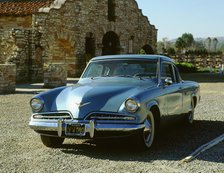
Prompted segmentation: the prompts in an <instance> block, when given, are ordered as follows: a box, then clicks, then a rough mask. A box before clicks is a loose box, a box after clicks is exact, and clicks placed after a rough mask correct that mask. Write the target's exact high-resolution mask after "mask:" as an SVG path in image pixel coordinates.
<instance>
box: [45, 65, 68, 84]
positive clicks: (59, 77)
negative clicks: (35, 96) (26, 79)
mask: <svg viewBox="0 0 224 173" xmlns="http://www.w3.org/2000/svg"><path fill="white" fill-rule="evenodd" d="M66 84H67V65H66V64H62V63H53V64H48V65H47V66H46V67H45V68H44V87H45V88H55V87H59V86H65V85H66Z"/></svg>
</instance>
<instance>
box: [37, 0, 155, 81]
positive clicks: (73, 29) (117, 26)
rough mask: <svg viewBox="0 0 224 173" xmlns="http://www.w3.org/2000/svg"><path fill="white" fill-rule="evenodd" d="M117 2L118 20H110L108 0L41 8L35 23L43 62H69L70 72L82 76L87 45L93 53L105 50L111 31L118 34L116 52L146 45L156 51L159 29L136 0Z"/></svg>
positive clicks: (119, 52) (96, 53) (75, 2)
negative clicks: (151, 22)
mask: <svg viewBox="0 0 224 173" xmlns="http://www.w3.org/2000/svg"><path fill="white" fill-rule="evenodd" d="M115 2H116V5H115V16H116V17H115V21H109V20H108V4H107V3H108V1H107V0H102V1H98V0H93V1H83V0H76V1H73V0H66V1H64V2H63V3H62V4H60V8H59V7H57V8H53V7H52V8H51V9H49V8H46V9H41V10H40V11H41V12H40V13H39V14H36V15H34V16H33V23H34V24H36V26H35V27H36V29H37V28H39V29H40V28H41V32H42V37H41V47H42V48H43V61H44V63H45V64H49V63H64V64H67V66H68V75H69V76H72V77H75V76H79V75H80V74H81V72H82V70H83V68H84V67H85V65H86V59H85V57H86V55H87V54H89V52H87V49H88V48H89V47H90V46H92V47H91V48H89V49H90V50H91V49H94V50H93V51H92V52H93V53H90V54H91V56H98V55H102V54H104V53H103V50H104V49H105V44H104V41H103V40H104V38H105V36H106V35H107V34H108V33H112V34H113V36H115V37H117V43H116V45H115V48H116V49H117V51H116V52H115V54H127V53H138V52H139V50H140V49H141V48H142V47H143V46H144V45H149V46H151V47H152V49H154V51H156V41H157V30H156V29H155V26H153V25H151V24H150V23H149V21H148V19H147V17H145V16H143V14H142V12H141V10H139V9H138V6H137V3H136V1H135V0H129V1H123V0H117V1H115ZM65 19H66V20H65ZM113 39H114V38H113ZM88 41H90V45H89V47H88V44H87V42H88ZM113 41H114V40H112V44H113ZM87 56H88V55H87Z"/></svg>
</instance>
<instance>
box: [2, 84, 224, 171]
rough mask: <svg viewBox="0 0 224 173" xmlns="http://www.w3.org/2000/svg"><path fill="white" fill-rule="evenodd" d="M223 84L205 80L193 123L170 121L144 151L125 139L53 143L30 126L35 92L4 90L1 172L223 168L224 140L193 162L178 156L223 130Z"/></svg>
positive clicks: (212, 169) (220, 169)
mask: <svg viewBox="0 0 224 173" xmlns="http://www.w3.org/2000/svg"><path fill="white" fill-rule="evenodd" d="M223 88H224V83H201V95H202V100H201V103H200V105H199V106H198V107H197V109H196V112H195V116H196V117H195V119H196V121H195V123H194V125H193V126H192V127H189V128H186V127H184V126H182V125H181V124H180V123H178V122H177V123H175V124H174V125H172V128H168V127H166V128H165V129H163V130H162V132H161V135H160V136H159V138H158V140H157V141H156V143H155V145H154V147H153V148H151V149H150V150H149V151H144V152H143V151H139V150H136V149H135V146H133V145H131V144H130V141H127V140H125V139H123V140H121V139H120V140H107V141H105V142H101V143H100V145H95V143H94V141H88V140H73V139H66V140H65V142H64V145H63V147H62V148H58V149H49V148H47V147H45V146H43V145H42V143H41V141H40V138H39V136H38V134H36V133H35V132H34V131H33V130H31V129H30V128H29V127H28V122H29V118H30V112H31V110H30V108H29V100H30V98H31V97H32V96H33V95H34V94H33V92H32V91H31V92H30V91H29V92H24V91H20V92H17V93H16V94H14V95H0V112H1V114H0V138H1V140H0V172H4V173H5V172H88V173H89V172H115V173H116V172H125V173H126V172H153V173H163V172H164V173H179V172H181V173H197V172H201V173H205V172H206V173H207V172H217V173H224V143H221V144H219V145H217V146H215V147H213V148H211V149H210V150H207V151H206V152H204V153H202V154H201V155H199V156H198V157H197V158H196V159H194V160H193V161H192V162H190V163H182V162H181V161H180V160H181V159H183V158H185V157H186V156H188V155H189V154H191V153H192V152H193V151H194V150H195V149H197V148H198V147H199V146H201V145H203V144H205V143H207V142H209V141H210V140H212V139H214V138H216V137H218V136H219V135H221V134H223V133H224V109H223V108H224V102H223V98H224V90H223ZM170 127H171V126H170Z"/></svg>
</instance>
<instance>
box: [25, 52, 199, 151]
mask: <svg viewBox="0 0 224 173" xmlns="http://www.w3.org/2000/svg"><path fill="white" fill-rule="evenodd" d="M199 100H200V87H199V85H198V83H196V82H192V81H183V80H182V79H181V77H180V75H179V72H178V69H177V67H176V66H175V64H174V61H173V60H171V59H170V58H168V57H165V56H160V55H113V56H101V57H96V58H93V59H92V60H91V61H90V63H89V64H88V65H87V67H86V69H85V71H84V72H83V74H82V76H81V78H80V80H79V81H78V83H77V84H75V85H73V86H67V87H59V88H56V89H53V90H49V91H47V92H43V93H40V94H38V95H36V96H34V97H33V98H32V99H31V101H30V105H31V108H32V116H31V120H30V123H29V125H30V127H31V128H32V129H33V130H35V131H36V132H37V133H39V134H40V136H41V140H42V142H43V144H44V145H45V146H47V147H60V146H61V145H62V143H63V141H64V139H65V138H87V139H88V138H93V139H96V138H101V137H109V138H110V137H120V136H128V135H132V136H133V135H135V136H136V141H138V143H139V144H140V145H141V146H142V147H144V148H150V147H151V146H152V144H153V141H154V138H155V134H156V132H157V130H158V128H159V126H160V124H161V122H162V121H164V120H165V119H166V118H167V117H172V116H174V115H175V116H176V115H178V116H182V115H183V117H184V118H185V122H186V123H188V124H192V123H193V120H194V109H195V107H196V105H197V104H198V102H199Z"/></svg>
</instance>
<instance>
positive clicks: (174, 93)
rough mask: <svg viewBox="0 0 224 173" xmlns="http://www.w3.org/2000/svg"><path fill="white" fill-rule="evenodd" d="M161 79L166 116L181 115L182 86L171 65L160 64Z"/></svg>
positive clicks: (167, 63)
mask: <svg viewBox="0 0 224 173" xmlns="http://www.w3.org/2000/svg"><path fill="white" fill-rule="evenodd" d="M161 79H162V82H163V86H164V90H165V93H166V108H167V115H178V114H180V113H182V109H183V94H182V84H181V82H180V78H179V76H178V73H177V71H176V69H175V66H174V65H173V64H172V63H169V62H163V63H162V71H161Z"/></svg>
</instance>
